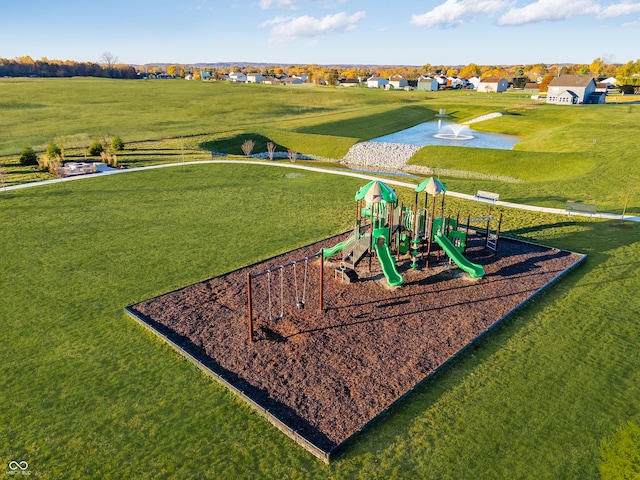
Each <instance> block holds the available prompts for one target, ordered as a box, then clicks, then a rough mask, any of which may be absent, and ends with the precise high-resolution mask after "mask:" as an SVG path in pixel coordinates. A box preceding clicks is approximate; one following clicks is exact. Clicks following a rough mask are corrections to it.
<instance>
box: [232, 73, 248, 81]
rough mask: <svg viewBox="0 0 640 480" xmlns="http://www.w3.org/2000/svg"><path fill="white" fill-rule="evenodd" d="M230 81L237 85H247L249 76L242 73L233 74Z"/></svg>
mask: <svg viewBox="0 0 640 480" xmlns="http://www.w3.org/2000/svg"><path fill="white" fill-rule="evenodd" d="M229 81H230V82H236V83H246V82H247V76H246V75H245V74H244V73H242V72H231V73H230V74H229Z"/></svg>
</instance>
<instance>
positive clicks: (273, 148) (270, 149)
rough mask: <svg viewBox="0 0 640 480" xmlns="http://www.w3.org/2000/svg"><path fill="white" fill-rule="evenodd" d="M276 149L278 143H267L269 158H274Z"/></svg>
mask: <svg viewBox="0 0 640 480" xmlns="http://www.w3.org/2000/svg"><path fill="white" fill-rule="evenodd" d="M275 151H276V144H275V143H273V142H268V143H267V153H268V154H269V160H273V152H275Z"/></svg>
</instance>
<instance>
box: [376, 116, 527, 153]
mask: <svg viewBox="0 0 640 480" xmlns="http://www.w3.org/2000/svg"><path fill="white" fill-rule="evenodd" d="M371 141H372V142H387V143H401V144H406V145H417V146H420V147H423V146H425V145H441V146H448V147H472V148H496V149H499V150H511V149H512V148H513V146H514V145H515V144H516V143H518V141H519V139H518V137H515V136H513V135H502V134H499V133H485V132H477V131H475V130H473V129H472V128H470V127H468V126H466V125H460V124H458V123H450V122H444V121H442V120H437V121H433V122H425V123H421V124H419V125H416V126H415V127H411V128H407V129H406V130H401V131H399V132H395V133H391V134H389V135H385V136H383V137H378V138H374V139H372V140H371Z"/></svg>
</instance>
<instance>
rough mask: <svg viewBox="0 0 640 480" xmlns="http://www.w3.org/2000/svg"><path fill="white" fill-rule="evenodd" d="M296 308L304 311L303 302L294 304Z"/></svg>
mask: <svg viewBox="0 0 640 480" xmlns="http://www.w3.org/2000/svg"><path fill="white" fill-rule="evenodd" d="M296 307H298V308H299V309H300V310H303V309H304V302H298V303H296Z"/></svg>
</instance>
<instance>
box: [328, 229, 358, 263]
mask: <svg viewBox="0 0 640 480" xmlns="http://www.w3.org/2000/svg"><path fill="white" fill-rule="evenodd" d="M355 240H356V234H355V232H354V233H352V234H351V235H350V236H349V237H348V238H347V239H346V240H343V241H342V242H338V243H336V244H335V245H334V246H333V247H331V248H325V249H324V250H323V254H322V256H323V258H329V257H332V256H334V255H335V254H336V253H340V252H341V251H342V250H343V249H344V248H345V247H347V246H349V245H351V244H352V243H353V242H355Z"/></svg>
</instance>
